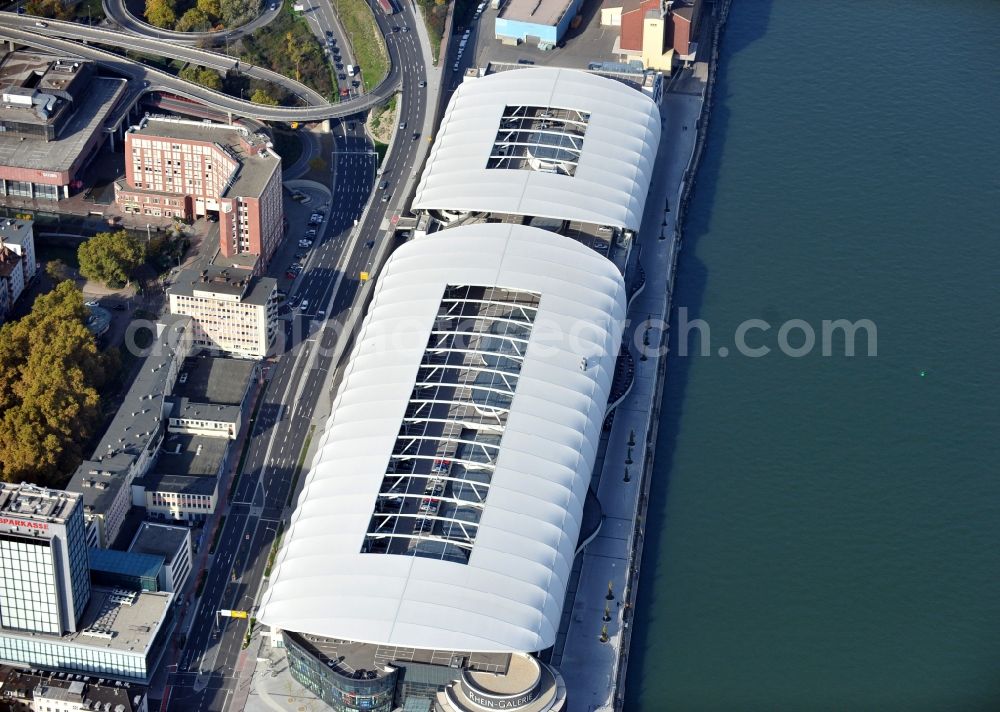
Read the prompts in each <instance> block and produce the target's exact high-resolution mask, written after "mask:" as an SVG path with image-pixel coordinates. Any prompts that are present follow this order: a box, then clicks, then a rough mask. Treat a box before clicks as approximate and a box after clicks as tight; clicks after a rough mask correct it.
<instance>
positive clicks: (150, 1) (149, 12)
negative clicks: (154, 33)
mask: <svg viewBox="0 0 1000 712" xmlns="http://www.w3.org/2000/svg"><path fill="white" fill-rule="evenodd" d="M146 22H148V23H149V24H151V25H156V26H157V27H166V28H168V29H172V28H173V26H174V25H176V24H177V6H176V4H175V2H174V1H173V0H146Z"/></svg>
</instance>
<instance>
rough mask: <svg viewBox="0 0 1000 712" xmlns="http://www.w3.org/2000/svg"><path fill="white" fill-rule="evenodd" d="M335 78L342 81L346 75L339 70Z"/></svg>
mask: <svg viewBox="0 0 1000 712" xmlns="http://www.w3.org/2000/svg"><path fill="white" fill-rule="evenodd" d="M337 79H339V80H340V81H344V80H346V79H347V75H346V74H344V73H343V72H341V73H340V74H338V75H337Z"/></svg>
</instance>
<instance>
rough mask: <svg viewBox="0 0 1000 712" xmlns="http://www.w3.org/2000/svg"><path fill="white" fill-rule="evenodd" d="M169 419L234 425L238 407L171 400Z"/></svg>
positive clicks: (186, 400)
mask: <svg viewBox="0 0 1000 712" xmlns="http://www.w3.org/2000/svg"><path fill="white" fill-rule="evenodd" d="M170 401H171V407H170V417H171V418H182V419H184V420H206V421H214V422H219V423H235V422H236V420H237V419H238V418H239V417H240V410H241V408H240V407H239V406H238V405H220V404H218V403H202V402H198V401H193V400H191V399H190V398H171V399H170Z"/></svg>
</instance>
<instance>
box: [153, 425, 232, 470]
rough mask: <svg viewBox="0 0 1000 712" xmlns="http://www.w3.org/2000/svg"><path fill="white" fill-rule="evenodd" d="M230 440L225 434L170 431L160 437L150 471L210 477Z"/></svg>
mask: <svg viewBox="0 0 1000 712" xmlns="http://www.w3.org/2000/svg"><path fill="white" fill-rule="evenodd" d="M230 442H232V441H231V440H229V439H228V438H206V437H203V436H201V435H178V434H174V433H170V434H168V435H167V437H166V438H164V440H163V445H162V446H161V447H160V455H159V457H158V458H157V460H156V463H155V464H154V465H153V466H152V468H150V472H151V473H154V474H156V475H185V476H191V477H197V478H210V479H214V478H215V476H216V474H217V473H218V472H219V466H220V465H221V464H222V460H223V459H224V458H225V457H226V452H228V450H229V443H230ZM147 477H148V476H147ZM144 479H146V478H144Z"/></svg>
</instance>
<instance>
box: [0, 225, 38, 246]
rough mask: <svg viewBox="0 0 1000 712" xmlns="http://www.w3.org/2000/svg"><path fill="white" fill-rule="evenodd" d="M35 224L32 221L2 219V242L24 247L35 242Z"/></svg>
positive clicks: (0, 239)
mask: <svg viewBox="0 0 1000 712" xmlns="http://www.w3.org/2000/svg"><path fill="white" fill-rule="evenodd" d="M33 225H34V223H33V222H32V221H31V220H20V219H17V220H15V219H14V218H2V219H0V241H2V242H5V243H6V244H8V245H18V246H19V247H24V246H25V245H26V244H28V243H29V242H31V241H33V240H34V231H33V229H32V227H33Z"/></svg>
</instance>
